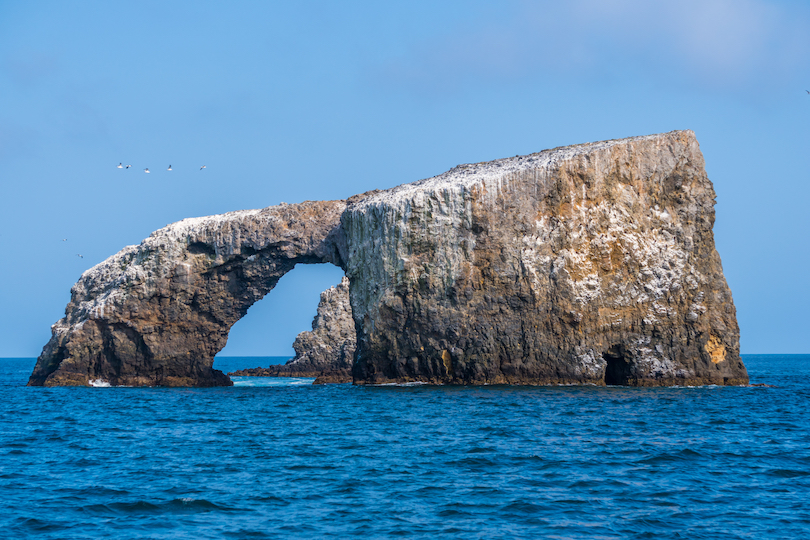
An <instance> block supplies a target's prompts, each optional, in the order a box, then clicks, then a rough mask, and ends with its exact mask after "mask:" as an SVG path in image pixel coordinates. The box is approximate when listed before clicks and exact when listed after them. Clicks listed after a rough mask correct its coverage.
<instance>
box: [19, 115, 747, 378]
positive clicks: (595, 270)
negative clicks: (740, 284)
mask: <svg viewBox="0 0 810 540" xmlns="http://www.w3.org/2000/svg"><path fill="white" fill-rule="evenodd" d="M714 197H715V193H714V189H713V188H712V184H711V182H710V181H709V179H708V178H707V176H706V173H705V170H704V163H703V156H702V154H701V152H700V148H699V146H698V143H697V141H696V139H695V136H694V134H693V133H692V132H691V131H675V132H671V133H666V134H662V135H651V136H646V137H634V138H630V139H623V140H616V141H605V142H599V143H591V144H584V145H577V146H570V147H564V148H557V149H554V150H547V151H544V152H540V153H537V154H532V155H529V156H521V157H515V158H508V159H502V160H498V161H493V162H489V163H479V164H472V165H462V166H459V167H456V168H455V169H453V170H451V171H449V172H447V173H445V174H443V175H440V176H437V177H434V178H430V179H427V180H423V181H420V182H416V183H413V184H406V185H402V186H399V187H397V188H394V189H390V190H387V191H381V192H374V193H368V194H364V195H361V196H355V197H352V198H350V199H349V200H348V201H332V202H321V203H314V202H306V203H301V204H298V205H284V206H280V207H271V208H267V209H264V210H253V211H244V212H234V213H231V214H224V215H222V216H211V217H208V218H197V219H192V220H184V221H181V222H178V223H175V224H173V225H170V226H168V227H166V228H164V229H161V230H160V231H157V232H155V233H154V234H153V235H152V236H150V237H149V238H147V239H146V240H145V241H144V242H143V243H142V244H141V245H139V246H134V247H129V248H126V249H124V250H123V251H122V252H120V253H119V254H117V255H115V256H113V257H111V258H110V259H108V260H107V261H105V262H103V263H101V264H100V265H98V266H96V267H95V268H92V269H91V270H88V271H87V272H85V274H84V275H83V276H82V278H81V279H80V281H79V282H78V283H77V284H76V285H75V286H74V288H73V290H72V299H71V302H70V304H69V305H68V307H67V310H66V317H65V318H64V319H62V320H61V321H59V322H58V323H56V325H54V327H53V337H52V339H51V341H50V342H49V343H48V344H47V345H46V347H45V349H44V350H43V353H42V355H41V356H40V358H39V360H38V362H37V366H36V368H35V370H34V373H33V375H32V376H31V379H30V381H29V384H34V385H42V384H45V385H69V384H93V381H99V382H104V383H110V384H131V385H158V384H161V385H190V386H205V385H219V384H229V383H230V381H229V379H228V378H227V377H226V376H225V375H223V374H222V373H220V372H217V371H215V370H213V369H212V368H211V365H212V362H213V357H214V354H216V352H217V351H219V350H220V349H221V348H222V347H223V346H224V345H225V341H226V340H227V333H228V330H229V329H230V327H231V325H233V323H234V322H236V321H237V320H238V319H239V318H241V317H242V316H243V315H244V314H245V313H246V311H247V308H248V307H249V306H250V305H251V304H252V303H253V302H255V301H256V300H258V299H259V298H261V297H262V296H264V294H265V293H266V292H268V291H269V290H270V289H272V288H273V286H274V285H275V283H276V282H277V281H278V279H279V277H281V276H282V275H283V274H284V273H286V272H287V271H289V270H290V269H292V267H293V266H294V265H295V264H297V263H316V262H331V263H333V264H337V265H339V266H341V267H342V268H343V269H344V270H345V271H346V275H347V277H348V279H349V282H350V284H351V286H350V303H351V316H352V317H353V318H354V322H353V325H352V323H351V322H348V323H347V322H339V321H337V317H338V315H335V319H334V320H329V319H328V318H327V317H326V315H324V318H323V320H322V322H321V323H318V321H317V320H316V324H315V325H314V326H313V332H312V333H309V334H308V335H306V336H305V335H304V334H307V333H304V334H302V336H299V339H298V340H297V341H296V343H297V344H298V345H299V347H296V352H297V356H296V361H294V362H293V363H294V364H296V367H295V369H297V370H299V371H298V373H302V372H303V371H304V370H305V369H309V366H312V367H313V368H316V366H317V368H316V369H314V370H313V371H312V372H311V373H313V374H314V373H316V371H317V369H320V366H323V365H329V366H332V367H334V369H332V367H330V368H329V370H331V375H330V374H329V370H326V369H324V370H321V371H320V373H319V380H320V381H321V382H329V381H331V380H332V378H330V377H334V378H335V379H334V380H344V379H345V372H344V371H343V370H344V369H345V367H344V366H346V361H347V359H348V358H349V357H350V354H349V352H348V349H347V348H341V347H342V346H340V345H336V344H338V343H340V342H341V340H342V336H343V335H344V334H346V333H347V332H348V333H351V328H352V327H353V328H354V329H355V331H356V338H357V350H356V353H355V356H354V362H353V364H352V375H353V378H354V381H355V383H385V382H409V381H424V382H430V383H450V384H499V383H507V384H568V383H591V384H598V385H601V384H628V385H638V386H658V385H694V384H707V383H712V384H746V383H747V382H748V375H747V373H746V370H745V367H744V366H743V364H742V362H741V360H740V355H739V329H738V326H737V321H736V313H735V309H734V304H733V302H732V298H731V292H730V290H729V288H728V286H727V284H726V281H725V278H724V277H723V272H722V267H721V264H720V257H719V256H718V254H717V252H716V250H715V246H714V237H713V233H712V226H713V224H714ZM327 303H328V302H327ZM322 305H323V299H322ZM330 309H331V308H330ZM334 313H335V314H339V313H342V315H339V316H341V317H344V318H346V317H347V316H348V315H347V314H348V310H341V309H337V310H335V311H334ZM319 314H320V309H319ZM319 316H320V315H319ZM318 326H320V327H322V328H323V329H324V332H319V331H318V328H316V327H318ZM324 334H328V337H326V338H325V337H324ZM334 334H337V336H335V335H334ZM326 344H329V345H326ZM299 348H300V350H299ZM288 365H290V364H288ZM283 368H285V366H282V368H280V369H283ZM341 373H344V375H343V377H344V379H340V374H341Z"/></svg>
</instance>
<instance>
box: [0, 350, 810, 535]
mask: <svg viewBox="0 0 810 540" xmlns="http://www.w3.org/2000/svg"><path fill="white" fill-rule="evenodd" d="M743 360H744V362H745V364H746V366H747V367H748V370H749V373H750V375H751V382H752V383H767V384H770V385H774V387H772V388H770V387H748V388H739V387H714V386H707V387H696V388H624V387H592V386H562V387H508V386H490V387H437V386H426V385H421V386H420V385H416V386H377V387H360V386H352V385H348V384H345V385H326V386H313V385H311V384H309V383H310V382H311V379H251V378H236V379H235V386H233V387H230V388H206V389H178V388H29V387H26V386H25V383H26V381H27V379H28V376H29V374H30V373H31V370H32V368H33V366H34V362H35V359H33V358H16V359H15V358H6V359H0V426H2V427H1V428H0V537H2V538H37V539H80V538H81V539H84V538H117V539H152V538H154V539H158V538H160V539H163V538H167V539H168V538H171V539H186V538H187V539H194V540H200V539H208V538H216V539H265V538H273V539H275V538H279V539H281V538H283V539H298V538H307V539H309V538H338V539H342V538H346V539H348V538H459V539H468V538H487V539H497V538H503V539H522V538H525V539H529V538H531V539H536V538H559V539H580V538H581V539H619V538H639V539H640V538H655V539H669V538H672V539H675V538H679V539H690V540H694V539H722V540H729V539H736V538H740V539H743V538H745V539H763V538H785V539H797V538H808V537H810V505H808V501H810V390H809V388H810V385H808V380H810V355H789V356H785V355H744V356H743ZM270 361H273V360H272V359H261V358H258V359H257V358H223V359H217V363H216V367H218V368H219V369H223V370H224V371H231V370H234V369H238V368H246V367H256V366H257V365H267V364H268V363H269V362H270ZM277 361H278V359H275V362H277Z"/></svg>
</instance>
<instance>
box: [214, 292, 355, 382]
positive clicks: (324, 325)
mask: <svg viewBox="0 0 810 540" xmlns="http://www.w3.org/2000/svg"><path fill="white" fill-rule="evenodd" d="M356 338H357V334H356V332H355V329H354V320H353V319H352V308H351V305H349V280H348V279H347V278H346V277H344V278H343V279H342V280H341V282H340V283H339V284H338V285H337V286H335V287H330V288H329V289H327V290H325V291H324V292H322V293H321V300H320V302H319V303H318V313H317V315H316V316H315V319H314V320H313V321H312V331H308V332H301V333H300V334H298V337H297V338H295V343H293V349H295V358H293V359H292V360H290V361H289V362H287V363H286V364H283V365H280V366H270V367H266V368H253V369H243V370H240V371H234V372H233V373H229V374H228V375H235V376H249V377H317V378H318V379H317V380H316V381H315V382H316V383H322V382H330V383H336V382H352V361H353V359H354V350H355V347H356V344H357V339H356Z"/></svg>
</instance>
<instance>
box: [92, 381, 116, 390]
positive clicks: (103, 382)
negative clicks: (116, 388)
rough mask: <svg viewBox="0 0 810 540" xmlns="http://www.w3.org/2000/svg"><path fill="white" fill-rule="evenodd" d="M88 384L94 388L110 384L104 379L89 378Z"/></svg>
mask: <svg viewBox="0 0 810 540" xmlns="http://www.w3.org/2000/svg"><path fill="white" fill-rule="evenodd" d="M90 386H93V387H95V388H110V387H111V386H112V385H111V384H110V383H108V382H107V381H105V380H104V379H90Z"/></svg>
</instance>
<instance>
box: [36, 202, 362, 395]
mask: <svg viewBox="0 0 810 540" xmlns="http://www.w3.org/2000/svg"><path fill="white" fill-rule="evenodd" d="M345 207H346V203H345V202H344V201H329V202H304V203H300V204H290V205H281V206H274V207H270V208H265V209H263V210H244V211H239V212H231V213H228V214H222V215H217V216H208V217H203V218H192V219H185V220H183V221H179V222H177V223H173V224H171V225H169V226H167V227H165V228H163V229H160V230H158V231H156V232H154V233H152V235H151V236H149V238H147V239H146V240H144V241H143V242H142V243H141V244H140V245H137V246H129V247H127V248H124V249H123V250H122V251H121V252H119V253H118V254H116V255H114V256H112V257H110V258H109V259H107V260H106V261H104V262H102V263H101V264H99V265H97V266H95V267H93V268H91V269H90V270H88V271H87V272H85V273H84V274H83V275H82V277H81V278H80V279H79V281H78V283H76V285H74V286H73V289H72V290H71V300H70V303H69V304H68V306H67V308H66V310H65V318H63V319H61V320H60V321H58V322H57V323H56V324H55V325H54V326H53V328H52V333H53V335H52V337H51V340H50V341H49V342H48V344H47V345H46V346H45V348H44V350H43V352H42V354H41V355H40V357H39V359H38V360H37V364H36V367H35V368H34V372H33V374H32V375H31V378H30V380H29V384H30V385H45V386H57V385H87V384H112V385H132V386H155V385H162V386H217V385H229V384H232V383H231V381H230V379H229V378H228V377H227V376H226V375H225V374H223V373H222V372H220V371H218V370H214V369H213V368H212V365H213V359H214V355H215V354H216V353H217V352H218V351H219V350H221V349H222V347H224V346H225V343H226V341H227V338H228V331H229V330H230V328H231V326H232V325H233V324H234V323H235V322H236V321H237V320H239V319H240V318H242V316H244V315H245V313H246V312H247V309H248V308H249V307H250V306H251V305H252V304H253V303H254V302H256V301H257V300H259V299H261V298H262V297H263V296H264V295H265V294H266V293H267V292H269V291H270V290H271V289H272V288H273V287H274V286H275V285H276V283H277V282H278V280H279V278H280V277H281V276H283V275H284V274H285V273H287V272H288V271H290V270H291V269H292V268H293V267H294V266H295V265H296V264H299V263H324V262H329V263H333V264H338V265H340V264H341V262H340V261H339V259H338V255H337V251H336V249H335V235H336V234H337V233H338V232H339V226H340V215H341V213H342V212H343V210H344V209H345Z"/></svg>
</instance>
